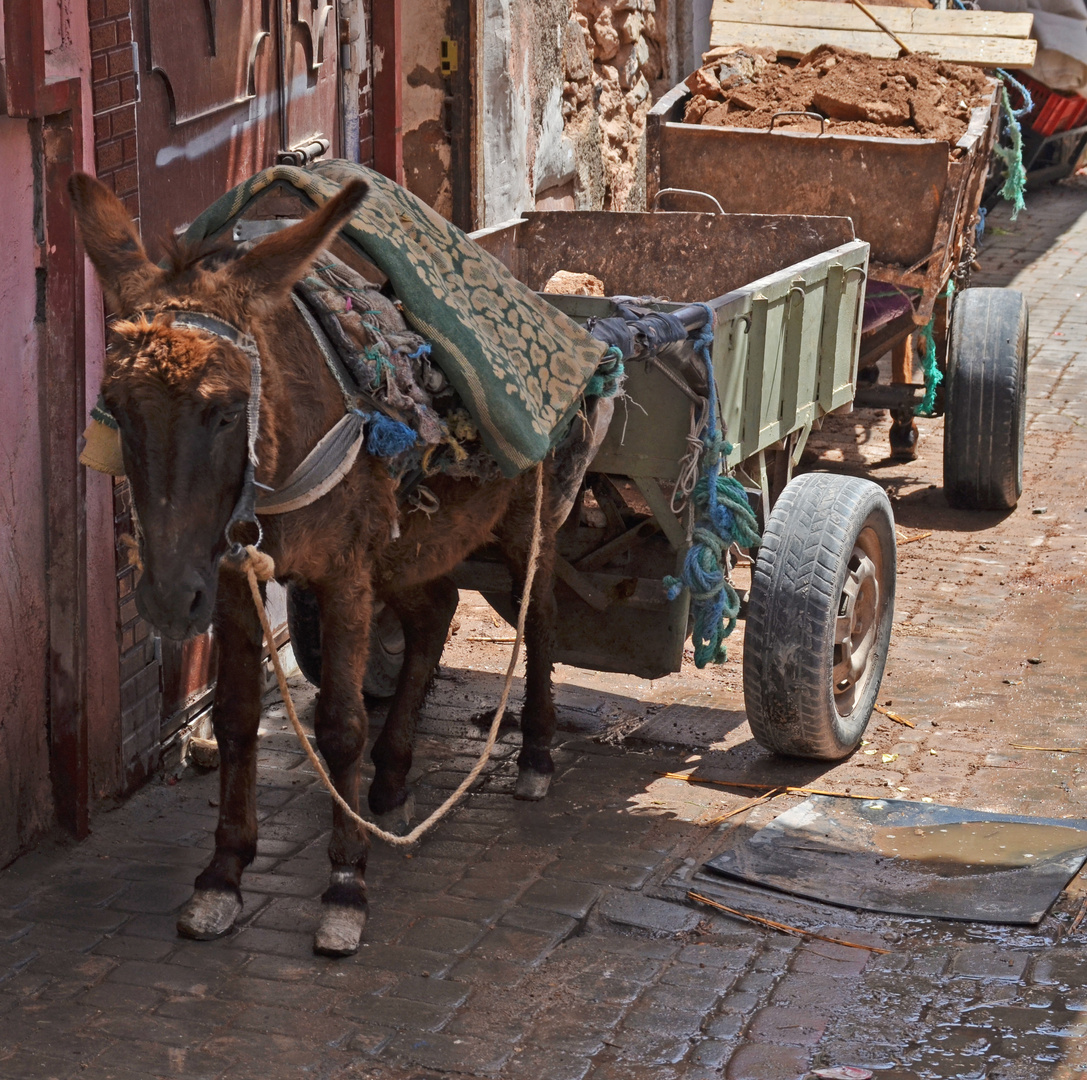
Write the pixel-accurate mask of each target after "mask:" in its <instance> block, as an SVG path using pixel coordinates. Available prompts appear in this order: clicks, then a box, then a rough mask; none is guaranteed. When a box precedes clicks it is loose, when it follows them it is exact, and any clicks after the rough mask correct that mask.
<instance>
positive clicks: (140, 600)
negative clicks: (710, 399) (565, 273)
mask: <svg viewBox="0 0 1087 1080" xmlns="http://www.w3.org/2000/svg"><path fill="white" fill-rule="evenodd" d="M69 188H70V193H71V198H72V203H73V206H74V209H75V214H76V218H77V221H78V224H79V228H80V232H81V234H82V238H83V243H84V246H85V248H86V251H87V254H88V255H89V256H90V259H91V261H92V263H93V264H94V266H95V269H96V270H97V272H98V276H99V278H100V279H101V282H102V286H103V289H104V290H105V295H106V300H107V303H108V304H109V305H110V306H111V308H112V309H113V310H114V312H115V313H116V314H117V316H118V319H117V320H116V321H114V322H113V324H112V327H111V331H110V335H111V341H110V345H109V350H108V354H107V361H106V370H105V375H104V378H103V382H102V394H103V396H104V399H105V402H106V404H107V405H108V407H109V409H110V411H111V412H112V414H113V416H114V417H115V418H116V420H117V423H118V426H119V428H120V432H121V444H122V455H123V460H124V465H125V470H126V472H127V475H128V478H129V482H130V484H131V487H132V499H133V503H134V506H135V510H136V513H137V515H138V518H139V523H140V527H141V529H142V540H141V548H142V552H141V553H142V560H143V573H142V576H141V578H140V581H139V584H138V586H137V590H136V604H137V607H138V609H139V611H140V613H141V614H142V615H143V616H144V618H146V619H147V620H148V621H149V622H150V623H151V624H152V625H154V626H155V627H156V628H157V629H158V630H159V631H160V632H161V633H163V634H165V635H166V636H168V637H171V638H177V639H182V638H186V637H190V636H192V635H195V634H200V633H202V632H203V631H205V630H206V629H207V628H208V626H209V625H211V624H212V623H214V627H215V634H216V636H217V638H218V641H219V645H220V660H219V676H218V682H217V684H216V690H215V701H214V706H213V709H212V725H213V727H214V730H215V736H216V739H217V740H218V744H219V753H220V760H221V770H220V790H221V795H220V803H219V806H220V810H219V821H218V827H217V829H216V832H215V853H214V855H213V856H212V858H211V861H210V862H209V863H208V865H207V867H206V869H204V870H203V871H202V872H201V873H200V875H199V876H198V877H197V878H196V882H195V890H194V893H193V896H192V899H191V900H190V901H189V903H188V904H187V905H186V906H185V907H184V909H183V910H182V912H181V915H180V918H179V921H178V924H177V927H178V932H179V933H180V934H182V935H184V936H186V937H191V938H198V939H211V938H215V937H218V936H220V935H222V934H225V933H227V932H228V931H229V930H230V929H231V927H232V926H233V924H234V922H235V920H236V918H237V917H238V915H239V913H240V911H241V906H242V901H241V891H240V884H241V878H242V872H243V870H244V869H245V867H246V866H247V865H248V864H249V863H250V862H251V861H252V859H253V857H254V855H255V854H256V845H257V820H256V754H257V729H258V724H259V720H260V711H261V686H260V665H261V650H262V635H261V628H260V623H259V620H258V617H257V615H256V612H255V611H254V608H253V601H252V598H251V596H250V595H249V592H248V587H247V582H246V579H245V577H244V575H243V574H241V573H238V572H237V570H235V569H232V568H231V566H230V562H229V559H227V560H225V561H224V555H226V554H228V550H229V549H230V547H231V541H232V539H233V538H232V537H228V535H227V534H228V532H229V523H230V522H231V521H232V520H233V519H234V514H235V508H236V506H237V505H238V504H239V500H240V499H242V497H243V496H244V495H245V492H246V489H247V487H249V488H250V489H252V485H251V484H248V485H247V462H249V461H250V460H251V455H250V439H249V433H248V432H247V416H248V415H251V414H252V413H253V412H254V411H257V410H254V409H253V408H252V407H251V406H250V405H249V401H250V395H251V374H252V367H253V363H252V357H251V355H250V353H252V351H253V349H252V345H251V344H248V343H249V338H246V337H245V335H249V336H250V338H251V339H252V341H253V342H255V345H256V352H257V354H258V356H259V361H260V366H261V382H260V386H259V395H258V397H259V432H258V433H257V435H256V441H255V451H256V459H257V462H258V464H256V467H255V474H253V473H252V471H250V472H249V474H248V476H249V477H250V478H255V480H256V482H257V483H258V484H260V485H264V486H266V487H267V488H276V487H277V486H279V485H281V484H282V482H283V480H284V479H285V478H286V477H288V476H289V475H290V473H291V472H292V471H293V470H294V468H295V467H296V466H297V465H298V464H299V462H300V461H301V460H302V459H303V458H304V457H305V456H306V455H307V454H308V453H309V451H310V450H311V449H312V448H313V446H314V445H315V444H316V443H317V441H318V440H319V439H321V437H322V436H323V435H325V433H326V432H328V431H329V429H330V428H331V427H332V426H333V425H334V424H335V423H336V422H337V421H338V420H340V419H341V418H342V416H343V414H344V404H343V396H342V394H341V392H340V390H339V388H338V387H337V385H336V382H335V380H334V378H333V377H332V375H331V374H330V372H329V370H328V369H327V367H326V364H325V362H324V360H323V359H322V357H321V355H320V353H319V351H318V348H317V345H316V343H315V341H314V339H313V337H312V336H311V334H310V332H309V331H308V330H307V328H306V326H305V324H304V323H303V320H302V317H301V316H300V315H299V313H298V311H297V310H296V308H295V306H294V305H293V304H292V303H291V302H290V300H289V296H290V290H291V287H292V285H293V284H294V283H295V282H296V281H298V280H299V279H300V278H301V277H303V276H304V275H305V274H306V273H307V271H308V269H309V267H310V265H311V264H312V262H313V260H314V259H315V257H316V256H317V254H318V252H319V251H320V250H321V249H322V248H323V247H324V246H325V245H326V244H327V243H328V242H329V241H330V240H331V238H332V237H333V236H334V235H335V234H336V232H337V231H338V230H339V228H340V227H341V226H342V225H343V224H344V222H345V221H346V220H347V218H348V217H349V216H350V215H351V214H352V212H353V211H354V210H355V208H356V207H357V206H358V205H359V204H360V202H361V201H362V200H363V198H364V197H365V195H366V191H367V185H366V184H365V182H363V181H354V182H352V183H350V184H348V185H346V186H345V187H344V188H343V190H342V191H341V192H340V193H339V194H338V195H337V196H336V197H334V198H332V199H330V200H329V201H328V202H327V203H326V204H325V205H324V206H323V207H321V208H320V209H319V210H317V211H315V212H314V213H312V214H310V215H309V216H308V217H307V218H305V219H303V220H302V221H301V222H299V223H298V224H296V225H293V226H291V227H289V228H286V229H284V230H282V231H281V232H278V233H274V234H272V235H271V236H269V237H268V238H266V239H265V240H263V241H261V242H260V243H259V244H257V245H255V246H254V247H252V248H251V249H249V250H248V251H246V252H244V253H240V254H239V253H236V252H228V253H226V254H224V253H223V252H222V251H220V252H218V253H216V254H215V255H214V256H213V255H208V254H202V253H201V252H200V251H199V250H189V249H187V248H186V247H185V246H184V245H183V244H179V245H177V246H176V248H175V250H174V251H173V252H172V255H171V257H170V259H169V265H167V266H166V267H160V266H158V265H156V264H154V263H152V262H151V261H150V260H149V259H148V257H147V255H146V253H145V250H144V247H143V245H142V243H141V241H140V238H139V235H138V233H137V231H136V229H135V227H134V225H133V223H132V221H131V220H130V219H129V217H128V214H127V213H126V212H125V210H124V207H123V206H122V205H121V203H120V202H119V201H118V200H117V199H116V198H115V197H114V195H113V194H112V193H111V192H110V191H109V190H108V189H107V188H105V187H104V186H103V185H102V184H100V183H99V182H98V181H96V180H94V179H92V178H91V177H89V176H86V175H83V174H76V175H75V176H74V177H73V178H72V180H71V182H70V185H69ZM247 348H248V350H249V352H248V353H247V351H246V350H247ZM543 471H544V478H545V479H544V484H545V500H544V512H543V514H542V536H541V553H540V556H539V561H538V563H537V573H536V576H535V578H534V583H533V587H532V593H531V597H530V609H529V613H528V618H527V622H526V628H525V645H526V663H527V670H526V686H525V700H524V705H523V711H522V717H521V728H522V748H521V751H520V754H519V757H518V759H517V760H518V766H519V774H518V781H517V788H516V795H517V796H518V797H520V798H524V799H539V798H542V797H543V796H544V795H545V794H546V791H547V787H548V784H549V782H550V778H551V774H552V772H553V770H554V765H553V763H552V759H551V753H550V750H549V747H550V744H551V740H552V737H553V735H554V730H555V710H554V703H553V700H552V687H551V673H552V654H553V648H554V637H555V601H554V597H553V565H554V546H555V515H554V512H553V499H552V496H551V491H550V489H551V480H550V472H549V469H548V468H547V467H544V470H543ZM427 485H428V487H429V488H430V489H431V490H432V491H433V493H434V494H435V495H436V496H437V498H438V501H439V507H440V508H439V509H438V510H437V512H435V513H434V514H432V515H430V516H427V515H425V514H422V513H412V514H405V515H404V516H400V514H399V511H398V506H397V500H396V485H395V481H394V480H393V479H391V478H390V476H389V474H388V469H387V465H386V462H385V461H383V460H380V459H375V458H371V457H369V456H368V455H366V454H365V453H362V454H360V455H359V457H358V459H357V461H356V462H355V464H354V465H353V466H352V468H351V470H350V471H349V472H348V474H347V475H346V476H345V478H344V479H343V480H342V481H341V482H340V483H339V484H338V485H337V486H336V487H334V488H333V489H332V490H331V491H329V492H328V493H327V494H325V495H323V496H322V497H321V498H320V499H318V500H317V501H316V502H313V503H311V504H310V505H309V506H306V507H304V508H302V509H298V510H294V511H292V512H290V513H285V514H282V515H278V516H275V517H266V518H265V519H264V520H263V521H262V522H261V524H262V526H263V530H264V537H263V549H264V550H265V551H266V552H267V553H268V554H270V555H271V556H272V557H273V558H274V560H275V567H276V571H275V574H276V578H277V580H279V581H280V582H283V583H291V584H296V585H300V586H304V587H306V588H308V589H310V590H311V591H312V592H313V593H314V594H315V595H316V597H317V599H318V602H319V605H320V612H321V615H320V618H321V640H322V645H323V647H322V660H321V689H320V694H319V698H318V703H317V712H316V719H315V730H316V737H317V745H318V748H319V749H320V751H321V753H322V755H323V756H324V758H325V760H326V762H327V763H328V767H329V772H330V775H331V777H332V780H333V783H334V784H335V787H336V789H337V791H338V792H339V793H340V794H341V795H342V796H343V798H344V799H345V800H346V801H347V803H348V804H349V805H351V806H352V807H353V808H357V806H358V799H359V763H360V758H361V756H362V753H363V750H364V748H365V744H366V737H367V716H366V709H365V705H364V703H363V697H362V690H361V688H362V685H363V676H364V673H365V666H366V660H367V654H368V644H369V633H370V619H371V612H372V609H373V604H374V601H375V598H379V599H381V600H383V601H384V602H385V603H386V604H388V605H390V606H391V608H392V609H393V611H395V613H396V614H397V615H398V616H399V617H400V620H401V622H402V623H403V627H404V638H405V643H406V650H405V660H404V665H403V670H402V674H401V677H400V681H399V684H398V688H397V692H396V695H395V697H394V699H393V702H392V704H391V706H390V708H389V713H388V718H387V719H386V721H385V726H384V729H383V731H382V732H381V734H380V736H379V737H378V739H377V740H376V742H375V744H374V747H373V750H372V753H371V756H372V759H373V762H374V765H375V776H374V779H373V782H372V783H371V785H370V789H369V806H370V810H371V811H372V812H373V813H374V814H375V815H378V817H379V820H381V821H382V823H383V824H385V825H386V826H387V827H389V826H390V825H391V824H396V823H397V822H399V824H401V825H403V824H406V821H407V820H408V819H409V818H410V815H411V807H412V802H413V800H411V799H410V797H409V795H410V793H409V789H408V785H407V775H408V770H409V768H410V767H411V759H412V741H413V736H414V726H415V720H416V716H417V713H418V710H419V708H420V707H421V705H422V702H423V699H424V696H425V694H426V689H427V685H428V682H429V680H430V678H431V676H432V674H433V672H434V670H435V668H436V665H437V663H438V661H439V659H440V657H441V652H442V647H443V645H444V642H445V639H446V634H447V631H448V628H449V624H450V621H451V619H452V617H453V614H454V611H455V609H456V605H457V589H456V586H455V585H454V584H453V581H452V580H451V578H450V577H449V576H448V575H449V573H450V571H451V570H452V569H453V568H454V567H455V566H456V564H457V563H458V562H459V561H460V560H462V559H463V558H465V557H466V556H467V555H469V554H470V553H471V552H472V551H474V550H475V549H477V548H479V547H480V546H481V545H483V544H484V543H485V542H491V541H494V540H496V539H497V542H498V544H499V545H500V547H501V550H502V552H503V555H504V558H505V559H506V561H507V564H508V566H509V568H510V572H511V576H512V578H513V582H514V590H515V594H517V595H519V590H520V588H521V587H522V584H523V582H524V580H525V576H526V571H527V561H528V549H529V544H530V538H531V535H532V531H533V522H534V520H535V514H534V504H535V485H536V481H535V475H534V473H528V474H525V475H523V476H521V477H517V478H515V479H509V480H507V479H501V480H494V481H489V482H486V483H483V482H477V481H474V480H465V479H453V478H449V477H441V476H439V477H435V478H432V479H428V481H427ZM258 513H259V510H258ZM368 851H369V837H368V834H367V833H365V832H364V831H363V830H361V829H360V828H359V827H358V826H357V825H356V824H354V823H353V822H352V821H351V820H350V818H349V817H348V816H347V815H346V814H344V813H343V812H342V811H341V810H340V809H339V807H337V806H335V805H334V806H333V828H332V838H331V840H330V842H329V846H328V855H329V860H330V862H331V864H332V866H331V877H330V884H329V886H328V888H327V890H326V891H325V892H324V894H323V896H322V916H321V921H320V925H319V927H318V930H317V932H316V936H315V941H314V950H315V951H316V952H318V953H323V954H325V955H330V956H346V955H350V954H351V953H353V952H355V951H356V949H357V948H358V945H359V940H360V937H361V935H362V931H363V927H364V925H365V922H366V914H367V898H366V884H365V880H364V875H365V871H366V861H367V854H368Z"/></svg>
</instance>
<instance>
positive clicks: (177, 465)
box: [69, 173, 367, 638]
mask: <svg viewBox="0 0 1087 1080" xmlns="http://www.w3.org/2000/svg"><path fill="white" fill-rule="evenodd" d="M69 190H70V192H71V196H72V203H73V205H74V207H75V213H76V218H77V220H78V222H79V227H80V232H81V234H82V236H83V243H84V246H85V247H86V249H87V254H88V255H89V256H90V258H91V261H92V262H93V263H94V266H95V268H96V269H97V271H98V276H99V278H100V279H101V281H102V286H103V289H104V290H105V294H106V298H107V301H108V302H109V304H110V306H111V307H112V308H113V310H114V312H115V313H116V314H117V316H118V318H117V320H116V321H115V322H114V323H113V325H112V327H111V342H110V346H109V351H108V353H107V359H106V371H105V377H104V378H103V381H102V394H103V397H104V398H105V401H106V405H107V406H108V408H109V410H110V412H111V413H112V414H113V416H114V417H115V418H116V420H117V423H118V426H119V427H120V430H121V450H122V454H123V456H124V463H125V471H126V473H127V474H128V478H129V482H130V484H131V486H132V499H133V503H134V505H135V508H136V513H137V515H138V516H139V521H140V526H141V528H142V531H143V551H142V554H143V564H144V572H143V575H142V577H141V579H140V583H139V586H138V587H137V591H136V605H137V607H138V608H139V611H140V613H141V614H142V615H143V616H144V617H145V618H146V619H147V620H148V621H150V622H151V623H152V624H153V625H154V626H156V627H157V628H158V629H159V630H160V631H161V632H162V633H163V634H165V635H167V636H168V637H174V638H184V637H189V636H191V635H193V634H198V633H202V632H203V631H204V630H206V629H207V627H208V625H209V623H210V621H211V616H212V611H213V609H214V606H215V594H216V585H217V581H218V567H219V561H220V559H221V558H222V556H223V554H224V553H225V552H226V550H227V548H228V540H227V536H226V529H227V525H228V523H229V522H230V520H231V516H232V514H233V511H234V508H235V506H236V505H237V503H238V499H239V496H240V495H241V494H242V491H243V488H244V486H245V474H246V464H247V461H248V452H249V446H248V438H247V406H248V403H249V398H250V387H251V376H252V370H253V363H252V359H251V356H252V353H251V351H248V350H247V347H246V346H247V343H248V341H249V340H250V339H249V337H248V335H250V334H253V333H254V332H255V331H254V327H257V326H259V325H260V322H261V320H262V318H267V317H268V316H270V315H271V313H272V312H273V311H274V310H275V309H276V307H277V306H278V305H280V304H282V303H284V301H285V300H286V298H287V296H288V294H289V292H290V289H291V286H292V285H293V284H294V283H295V282H296V281H297V280H298V279H299V278H300V277H302V276H303V274H305V272H306V270H307V269H308V267H309V265H310V263H311V262H312V260H313V258H314V257H315V256H316V254H317V252H318V251H319V250H320V249H321V248H322V247H323V246H324V245H325V244H326V243H327V242H328V241H329V240H330V238H331V237H332V236H333V235H334V234H335V232H336V231H337V230H338V229H339V228H340V226H341V225H342V224H343V223H344V221H345V220H346V219H347V218H348V217H349V216H350V214H351V213H352V212H353V211H354V209H355V207H357V206H358V204H359V203H360V202H361V201H362V199H363V197H364V196H365V194H366V190H367V185H366V184H365V183H363V182H362V181H353V182H352V183H350V184H348V185H347V186H346V187H345V188H344V189H343V190H342V191H341V192H340V193H339V194H338V195H337V196H336V197H335V198H333V199H330V200H329V201H328V202H327V203H326V204H325V205H324V206H323V207H322V208H321V209H320V210H317V211H316V212H315V213H313V214H311V215H310V216H309V217H308V218H306V220H305V221H302V222H300V223H299V224H297V225H294V226H292V227H290V228H287V229H284V230H282V231H281V232H278V233H274V234H272V235H271V236H269V237H268V238H267V239H265V240H264V241H262V242H261V243H260V244H258V245H256V246H255V247H253V248H252V249H250V250H249V251H247V252H245V253H244V254H241V255H238V256H237V257H235V258H230V257H227V258H224V257H222V255H219V256H215V257H208V258H200V257H199V256H198V255H196V254H195V253H192V252H186V251H185V250H184V249H181V250H180V251H178V252H177V253H176V254H175V258H174V259H173V261H172V265H171V266H169V267H166V268H163V267H161V266H156V265H155V264H154V263H152V262H151V261H150V260H149V259H148V258H147V255H146V253H145V251H144V248H143V245H142V244H141V243H140V238H139V235H138V233H137V232H136V229H135V227H134V225H133V223H132V221H131V220H130V219H129V216H128V214H127V213H126V212H125V209H124V207H123V206H122V205H121V203H120V202H119V201H118V199H117V198H116V197H115V196H114V195H113V194H112V193H111V192H110V191H109V190H108V189H107V188H105V187H104V186H103V185H102V184H100V183H99V182H98V181H97V180H93V179H92V178H91V177H89V176H85V175H83V174H81V173H77V174H76V175H75V176H73V177H72V180H71V182H70V184H69ZM256 336H258V337H259V334H258V335H256ZM261 359H262V360H263V361H264V362H265V363H267V362H269V361H271V360H272V357H271V356H263V355H262V357H261ZM265 448H266V449H267V448H268V447H267V443H266V444H265ZM256 449H257V453H258V455H259V454H260V451H261V442H260V440H258V442H257V447H256Z"/></svg>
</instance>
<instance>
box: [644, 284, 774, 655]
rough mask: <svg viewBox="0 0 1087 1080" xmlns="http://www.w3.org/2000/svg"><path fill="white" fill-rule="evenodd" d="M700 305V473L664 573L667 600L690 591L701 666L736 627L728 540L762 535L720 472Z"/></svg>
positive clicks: (709, 337) (709, 323) (708, 333)
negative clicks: (687, 540)
mask: <svg viewBox="0 0 1087 1080" xmlns="http://www.w3.org/2000/svg"><path fill="white" fill-rule="evenodd" d="M701 306H702V307H704V308H705V309H706V314H707V319H706V324H705V326H703V328H702V332H701V333H700V334H699V336H698V337H697V338H696V339H695V342H694V345H695V348H696V349H697V351H698V352H699V353H700V354H701V356H702V360H703V362H704V363H705V365H706V381H707V383H708V386H709V393H708V396H707V401H706V410H707V417H706V425H705V429H704V432H703V435H702V446H703V452H702V475H701V476H700V477H699V479H698V483H697V484H695V488H694V492H693V493H692V496H691V497H692V501H693V505H694V509H695V514H696V522H695V527H694V530H693V532H692V544H691V546H690V548H689V549H688V551H687V554H686V556H685V558H684V560H683V571H682V575H681V576H680V577H678V578H676V577H672V576H671V575H669V576H667V577H665V578H664V587H665V589H667V592H668V599H669V600H675V599H676V597H678V596H679V594H680V593H681V592H682V591H683V589H688V590H689V591H690V594H691V612H692V614H693V616H694V629H693V631H692V632H691V640H692V642H693V644H694V662H695V666H696V667H699V668H704V667H705V666H706V664H708V663H714V664H720V663H722V662H723V661H724V660H725V659H726V658H727V653H726V651H725V638H727V637H728V636H729V634H731V633H732V631H733V629H735V626H736V616H737V615H738V614H739V611H740V598H739V597H738V596H737V595H736V590H735V589H734V588H733V587H732V584H731V582H729V580H728V578H727V576H726V571H727V566H728V563H727V559H728V549H729V546H730V545H731V544H732V543H733V542H735V543H738V544H740V545H742V546H743V547H757V546H758V545H759V543H760V541H761V538H760V536H759V527H758V522H757V520H756V518H755V515H754V513H753V512H752V510H751V504H750V503H749V502H748V501H747V493H746V492H745V491H744V489H743V487H742V486H741V485H740V482H739V481H738V480H737V479H736V478H735V477H732V476H727V475H726V476H722V475H721V465H722V460H724V461H725V462H726V463H727V459H728V455H729V454H730V453H731V452H732V444H731V443H730V442H728V441H727V440H726V439H725V438H724V437H723V436H722V434H721V432H720V431H719V429H718V427H717V385H716V382H715V380H714V376H713V357H712V355H711V351H710V350H711V347H712V345H713V329H714V323H715V321H716V316H715V315H714V312H713V310H712V309H711V308H710V307H709V306H708V305H706V304H703V305H701Z"/></svg>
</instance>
